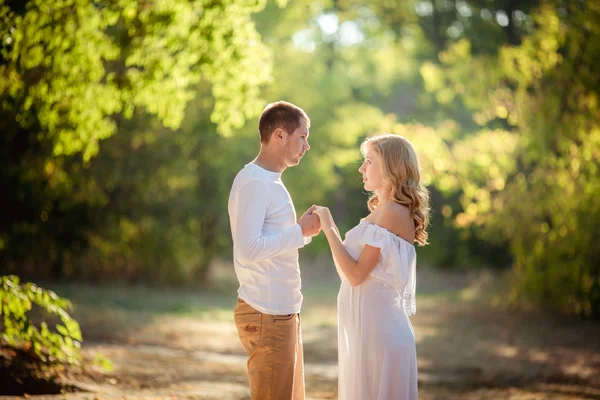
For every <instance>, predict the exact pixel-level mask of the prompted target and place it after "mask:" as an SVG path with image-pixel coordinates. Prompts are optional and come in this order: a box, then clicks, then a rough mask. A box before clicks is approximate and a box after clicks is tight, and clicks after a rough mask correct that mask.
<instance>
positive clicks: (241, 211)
mask: <svg viewBox="0 0 600 400" xmlns="http://www.w3.org/2000/svg"><path fill="white" fill-rule="evenodd" d="M309 128H310V120H309V118H308V116H307V115H306V113H305V112H304V111H303V110H302V109H301V108H299V107H297V106H295V105H293V104H290V103H287V102H284V101H279V102H276V103H272V104H269V105H268V106H267V107H266V108H265V110H264V111H263V113H262V115H261V117H260V120H259V124H258V131H259V133H260V152H259V154H258V157H256V159H254V161H252V162H251V163H250V164H248V165H246V166H245V167H244V168H243V169H242V170H241V171H240V172H239V173H238V175H237V176H236V178H235V180H234V182H233V186H232V188H231V193H230V195H229V220H230V224H231V233H232V237H233V261H234V266H235V273H236V275H237V278H238V281H239V284H240V287H239V289H238V296H239V297H238V301H237V305H236V307H235V311H234V320H235V324H236V327H237V330H238V334H239V337H240V340H241V342H242V345H243V346H244V349H245V350H246V352H247V353H248V380H249V382H250V393H251V395H252V399H254V400H271V399H273V400H288V399H293V400H299V399H304V363H303V354H302V336H301V332H300V314H299V313H300V308H301V306H302V293H301V281H300V267H299V265H298V249H299V248H301V247H303V246H304V245H306V244H308V243H309V242H310V240H311V238H312V237H313V236H315V235H317V234H318V233H319V232H320V229H321V228H320V222H319V219H318V217H317V216H316V215H312V208H311V209H308V210H307V211H306V212H305V213H304V214H303V215H302V216H301V217H300V219H299V220H298V222H296V212H295V210H294V205H293V203H292V199H291V197H290V194H289V193H288V191H287V189H286V188H285V186H284V184H283V182H282V181H281V174H282V173H283V171H285V170H286V169H287V168H288V167H294V166H296V165H298V163H300V160H301V159H302V157H303V156H304V154H305V152H306V151H307V150H308V149H310V146H309V145H308V135H309Z"/></svg>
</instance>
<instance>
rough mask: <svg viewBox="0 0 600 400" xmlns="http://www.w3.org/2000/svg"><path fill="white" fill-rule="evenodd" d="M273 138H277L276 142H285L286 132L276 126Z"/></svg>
mask: <svg viewBox="0 0 600 400" xmlns="http://www.w3.org/2000/svg"><path fill="white" fill-rule="evenodd" d="M273 138H274V139H275V140H277V142H279V143H282V144H285V141H286V138H287V134H286V132H285V131H284V130H283V129H282V128H277V129H275V131H274V132H273Z"/></svg>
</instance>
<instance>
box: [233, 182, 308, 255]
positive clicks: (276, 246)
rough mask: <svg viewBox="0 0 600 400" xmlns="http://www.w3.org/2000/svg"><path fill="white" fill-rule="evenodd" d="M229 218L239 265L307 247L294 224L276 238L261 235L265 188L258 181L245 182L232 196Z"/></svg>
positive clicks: (266, 191) (266, 194)
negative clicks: (231, 216) (230, 218)
mask: <svg viewBox="0 0 600 400" xmlns="http://www.w3.org/2000/svg"><path fill="white" fill-rule="evenodd" d="M233 200H234V201H233V202H232V208H233V210H230V215H233V216H234V218H233V219H232V221H231V228H232V235H233V246H234V249H235V253H236V255H237V257H238V258H239V261H240V262H242V263H243V264H249V263H253V262H256V261H260V260H264V259H268V258H271V257H274V256H276V255H278V254H281V253H284V252H287V251H291V250H296V249H299V248H301V247H304V245H305V244H306V243H307V242H306V240H305V238H304V237H303V236H302V228H301V227H300V225H298V224H297V223H296V224H294V225H291V226H290V227H288V228H286V229H284V230H283V231H281V232H280V233H278V234H276V235H263V234H262V230H263V225H264V222H265V217H266V215H267V204H268V186H267V184H266V183H265V182H264V181H262V180H260V179H251V180H249V181H248V182H245V183H244V184H243V185H242V186H241V187H240V188H239V189H238V190H237V193H235V194H234V199H233Z"/></svg>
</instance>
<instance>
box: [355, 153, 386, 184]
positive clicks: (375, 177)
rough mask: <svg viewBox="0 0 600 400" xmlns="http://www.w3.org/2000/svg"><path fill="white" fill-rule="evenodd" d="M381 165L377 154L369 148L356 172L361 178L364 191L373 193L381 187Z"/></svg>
mask: <svg viewBox="0 0 600 400" xmlns="http://www.w3.org/2000/svg"><path fill="white" fill-rule="evenodd" d="M381 163H382V160H381V157H380V156H379V154H378V153H377V152H376V151H375V150H373V148H369V150H368V151H367V155H366V156H365V160H364V162H363V163H362V165H361V166H360V168H359V169H358V172H360V173H361V174H362V176H363V184H364V185H365V190H367V191H369V192H373V191H375V190H377V189H379V188H381V187H382V186H383V179H382V178H381Z"/></svg>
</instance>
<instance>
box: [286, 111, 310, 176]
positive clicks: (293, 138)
mask: <svg viewBox="0 0 600 400" xmlns="http://www.w3.org/2000/svg"><path fill="white" fill-rule="evenodd" d="M309 134H310V133H309V131H308V127H307V124H306V120H305V119H304V118H301V119H300V126H298V128H296V130H295V131H294V132H292V133H291V134H289V135H286V134H285V133H284V134H283V137H285V140H284V144H283V154H282V155H283V161H284V162H285V165H286V166H287V167H295V166H296V165H298V164H299V163H300V160H301V159H302V157H303V156H304V153H306V151H307V150H309V149H310V146H309V145H308V135H309Z"/></svg>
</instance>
